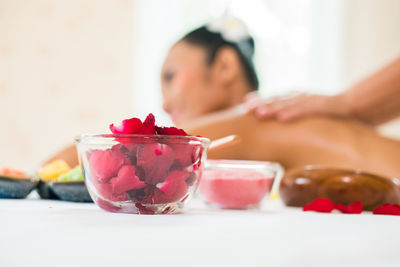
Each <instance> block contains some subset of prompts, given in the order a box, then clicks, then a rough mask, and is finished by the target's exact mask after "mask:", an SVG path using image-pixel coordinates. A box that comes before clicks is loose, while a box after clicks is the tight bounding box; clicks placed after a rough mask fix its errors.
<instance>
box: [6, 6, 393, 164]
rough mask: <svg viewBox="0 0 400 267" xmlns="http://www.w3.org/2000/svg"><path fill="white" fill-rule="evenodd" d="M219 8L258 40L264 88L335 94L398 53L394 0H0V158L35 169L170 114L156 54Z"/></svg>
mask: <svg viewBox="0 0 400 267" xmlns="http://www.w3.org/2000/svg"><path fill="white" fill-rule="evenodd" d="M225 12H228V13H230V14H232V15H235V16H237V17H239V18H241V19H242V20H243V21H244V22H245V23H246V24H247V25H248V27H249V30H250V32H251V34H252V35H253V36H254V37H255V39H256V58H255V60H256V67H257V69H258V72H259V75H260V80H261V92H262V94H264V95H274V94H280V93H285V92H288V91H291V90H302V91H307V92H316V93H323V94H332V93H336V92H339V91H340V90H343V89H345V88H346V87H348V86H350V85H351V84H352V83H354V82H355V81H357V80H358V79H360V78H361V77H363V76H364V75H367V74H368V73H371V72H372V71H374V70H375V69H377V68H379V67H381V66H382V65H383V64H385V63H386V62H388V61H389V60H391V59H393V58H394V57H395V56H400V1H398V0H337V1H318V0H236V1H235V0H202V1H201V0H197V1H185V0H169V1H163V0H114V1H107V0H69V1H66V0H59V1H50V0H35V1H27V0H25V1H24V0H0V125H1V126H0V127H1V128H0V166H2V165H8V166H11V167H17V168H22V169H27V170H33V169H34V168H36V167H37V166H38V164H40V162H42V161H43V160H44V159H45V158H46V157H48V155H49V154H51V153H53V152H54V151H57V150H58V149H60V148H61V147H63V146H64V145H66V144H69V143H70V142H71V141H72V140H73V138H74V137H75V136H76V135H78V134H80V133H94V132H107V125H108V124H109V123H110V122H112V121H117V120H120V119H122V118H124V117H127V116H140V117H144V116H145V114H146V113H148V112H153V113H155V114H156V116H157V117H158V118H159V121H161V122H162V123H165V124H168V123H170V120H169V118H168V116H167V114H165V113H164V112H163V111H162V109H161V94H160V92H159V91H160V85H159V70H160V67H161V64H162V61H163V59H164V57H165V55H166V53H167V51H168V49H169V47H170V46H171V45H172V44H173V43H174V42H175V41H176V40H177V39H179V38H180V37H181V36H182V35H183V34H185V33H186V32H188V31H189V30H192V29H193V28H195V27H198V26H200V25H202V24H204V23H206V22H207V21H209V20H210V19H213V18H216V17H218V16H221V15H222V14H224V13H225ZM382 131H383V132H384V133H385V134H387V135H391V136H397V137H399V138H400V125H399V123H397V125H396V122H394V123H392V124H391V125H389V126H386V127H383V130H382Z"/></svg>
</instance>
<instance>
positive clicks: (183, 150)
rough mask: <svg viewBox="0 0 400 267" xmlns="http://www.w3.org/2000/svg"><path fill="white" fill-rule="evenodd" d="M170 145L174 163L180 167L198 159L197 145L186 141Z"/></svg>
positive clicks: (198, 148)
mask: <svg viewBox="0 0 400 267" xmlns="http://www.w3.org/2000/svg"><path fill="white" fill-rule="evenodd" d="M170 146H171V147H172V148H173V149H174V150H175V155H176V156H175V164H177V165H180V166H181V167H186V166H188V165H191V164H193V163H195V162H196V161H198V159H199V155H200V153H199V151H200V147H199V146H194V145H191V144H188V143H183V144H171V145H170Z"/></svg>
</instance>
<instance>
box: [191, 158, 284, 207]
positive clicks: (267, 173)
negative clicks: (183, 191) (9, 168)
mask: <svg viewBox="0 0 400 267" xmlns="http://www.w3.org/2000/svg"><path fill="white" fill-rule="evenodd" d="M282 175H283V169H282V167H281V165H279V164H278V163H274V162H266V161H245V160H208V161H207V163H206V169H205V170H204V174H203V177H202V180H201V182H200V187H199V189H200V193H201V195H202V196H203V197H204V199H205V200H206V202H207V203H208V204H211V205H213V206H217V207H219V208H224V209H249V208H256V207H259V204H260V202H261V201H262V200H263V198H264V197H265V196H267V195H268V194H269V193H270V192H271V189H272V186H273V184H275V183H279V180H280V179H281V177H282Z"/></svg>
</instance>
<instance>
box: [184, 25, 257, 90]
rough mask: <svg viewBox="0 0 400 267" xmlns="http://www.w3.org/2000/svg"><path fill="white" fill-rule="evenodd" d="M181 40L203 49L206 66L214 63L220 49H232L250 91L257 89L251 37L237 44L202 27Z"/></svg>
mask: <svg viewBox="0 0 400 267" xmlns="http://www.w3.org/2000/svg"><path fill="white" fill-rule="evenodd" d="M181 40H182V41H186V42H188V43H191V44H194V45H199V46H201V47H203V48H204V49H205V50H206V51H207V53H208V59H207V63H208V64H212V63H213V62H214V60H215V57H216V55H217V53H218V51H219V49H220V48H222V47H226V46H229V47H232V48H233V49H235V51H236V52H237V54H238V55H239V60H240V63H241V64H242V66H243V69H244V72H245V75H246V78H247V80H248V82H249V84H250V85H251V87H252V89H253V90H257V89H258V77H257V74H256V71H255V68H254V64H253V54H254V40H253V38H252V37H249V38H246V39H243V40H241V41H239V42H230V41H227V40H225V39H224V38H223V36H222V34H221V33H219V32H213V31H210V30H208V29H207V27H206V26H202V27H200V28H197V29H195V30H193V31H191V32H189V33H188V34H186V35H185V36H184V37H183V38H182V39H181Z"/></svg>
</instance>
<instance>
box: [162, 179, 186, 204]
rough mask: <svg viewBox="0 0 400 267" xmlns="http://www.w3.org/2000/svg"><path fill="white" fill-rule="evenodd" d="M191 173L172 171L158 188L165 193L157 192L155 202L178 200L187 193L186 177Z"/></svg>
mask: <svg viewBox="0 0 400 267" xmlns="http://www.w3.org/2000/svg"><path fill="white" fill-rule="evenodd" d="M189 175H190V173H188V172H186V171H172V172H170V173H169V174H168V176H167V177H166V178H165V181H164V182H163V183H162V184H160V185H158V186H157V187H158V189H159V190H160V191H161V192H162V193H163V194H160V193H158V194H157V191H156V192H155V202H156V203H165V202H174V201H178V200H179V199H180V198H182V197H183V196H184V195H185V194H186V193H187V184H186V179H187V178H188V177H189Z"/></svg>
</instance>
